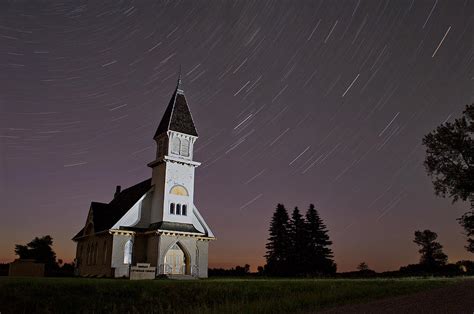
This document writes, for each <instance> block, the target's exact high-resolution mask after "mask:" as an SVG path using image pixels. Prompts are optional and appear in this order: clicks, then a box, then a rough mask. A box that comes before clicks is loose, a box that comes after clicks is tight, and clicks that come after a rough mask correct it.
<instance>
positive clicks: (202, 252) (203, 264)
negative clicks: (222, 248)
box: [196, 240, 209, 278]
mask: <svg viewBox="0 0 474 314" xmlns="http://www.w3.org/2000/svg"><path fill="white" fill-rule="evenodd" d="M196 246H197V254H196V255H197V260H198V265H199V272H198V273H199V278H207V270H208V267H209V266H208V255H209V241H206V240H205V241H200V240H198V241H197V242H196Z"/></svg>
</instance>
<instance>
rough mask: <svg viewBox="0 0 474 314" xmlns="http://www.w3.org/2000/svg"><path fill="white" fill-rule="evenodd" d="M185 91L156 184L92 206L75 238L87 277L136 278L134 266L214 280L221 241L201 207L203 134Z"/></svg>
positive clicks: (166, 127) (170, 114)
mask: <svg viewBox="0 0 474 314" xmlns="http://www.w3.org/2000/svg"><path fill="white" fill-rule="evenodd" d="M180 83H181V80H178V84H177V86H176V90H175V91H174V93H173V96H172V97H171V100H170V102H169V104H168V107H167V108H166V110H165V113H164V115H163V118H162V119H161V122H160V124H159V125H158V129H157V130H156V133H155V136H154V137H153V139H154V140H155V142H156V146H157V150H156V159H155V160H154V161H152V162H150V163H149V164H148V166H149V167H150V168H151V172H152V176H151V178H150V179H148V180H145V181H143V182H140V183H137V184H135V185H133V186H131V187H129V188H126V189H124V190H121V188H120V186H117V188H116V191H115V194H114V197H113V199H112V200H111V201H110V202H109V203H99V202H92V203H91V205H90V208H89V213H88V215H87V219H86V222H85V225H84V227H83V228H82V229H81V231H79V233H78V234H77V235H76V236H74V238H73V241H75V242H76V244H77V249H76V273H77V274H78V275H79V276H87V277H89V276H97V277H129V276H130V269H131V267H132V266H134V265H136V264H137V263H148V264H150V265H151V266H152V267H156V276H159V275H168V276H173V275H175V276H189V277H191V276H192V277H198V278H205V277H207V269H208V247H209V241H210V240H214V239H215V238H214V234H213V233H212V231H211V229H210V228H209V226H208V225H207V224H206V221H205V220H204V218H203V217H202V216H201V214H200V213H199V211H198V209H197V208H196V206H195V205H194V173H195V169H196V167H198V166H199V165H200V163H199V162H196V161H194V160H193V148H194V143H195V142H196V140H197V138H198V134H197V131H196V127H195V125H194V121H193V118H192V116H191V112H190V110H189V107H188V104H187V101H186V97H185V96H184V92H183V90H182V89H181V86H180Z"/></svg>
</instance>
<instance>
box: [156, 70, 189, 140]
mask: <svg viewBox="0 0 474 314" xmlns="http://www.w3.org/2000/svg"><path fill="white" fill-rule="evenodd" d="M167 131H176V132H180V133H184V134H189V135H193V136H198V134H197V131H196V127H195V126H194V121H193V117H192V116H191V111H189V107H188V103H187V101H186V97H185V96H184V91H183V90H182V89H181V78H179V79H178V84H177V85H176V89H175V91H174V93H173V96H171V99H170V102H169V104H168V107H166V110H165V113H164V115H163V118H161V122H160V124H159V125H158V129H157V130H156V133H155V136H154V137H153V138H156V137H157V136H158V135H160V134H162V133H165V132H167Z"/></svg>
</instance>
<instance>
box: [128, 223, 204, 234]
mask: <svg viewBox="0 0 474 314" xmlns="http://www.w3.org/2000/svg"><path fill="white" fill-rule="evenodd" d="M120 230H130V231H152V230H163V231H177V232H188V233H197V234H201V235H202V234H204V235H206V236H207V233H202V232H201V231H199V230H197V229H196V228H195V227H194V225H193V224H187V223H182V222H171V221H160V222H155V223H152V224H150V226H149V227H147V228H137V227H120Z"/></svg>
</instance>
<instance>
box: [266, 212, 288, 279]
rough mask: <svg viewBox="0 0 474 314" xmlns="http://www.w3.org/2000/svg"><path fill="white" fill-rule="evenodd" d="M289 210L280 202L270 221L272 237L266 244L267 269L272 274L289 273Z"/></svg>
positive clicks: (281, 274)
mask: <svg viewBox="0 0 474 314" xmlns="http://www.w3.org/2000/svg"><path fill="white" fill-rule="evenodd" d="M288 222H289V217H288V212H287V211H286V208H285V206H284V205H283V204H278V205H277V207H276V210H275V213H273V217H272V221H271V222H270V229H269V233H270V237H269V238H268V242H267V245H266V248H267V254H266V255H265V258H266V259H267V265H266V266H265V271H266V272H267V273H268V274H270V275H279V276H285V275H289V273H290V272H289V263H288V255H289V254H288V250H289V248H290V239H289V235H288Z"/></svg>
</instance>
